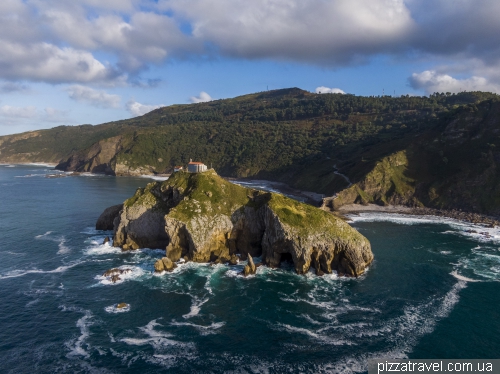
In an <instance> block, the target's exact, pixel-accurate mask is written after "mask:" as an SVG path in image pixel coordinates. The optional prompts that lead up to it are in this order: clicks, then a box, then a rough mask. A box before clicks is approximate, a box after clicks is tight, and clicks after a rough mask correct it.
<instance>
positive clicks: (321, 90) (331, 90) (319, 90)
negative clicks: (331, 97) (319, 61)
mask: <svg viewBox="0 0 500 374" xmlns="http://www.w3.org/2000/svg"><path fill="white" fill-rule="evenodd" d="M315 92H316V93H317V94H325V93H335V94H345V92H344V91H342V90H341V89H340V88H328V87H325V86H320V87H316V90H315Z"/></svg>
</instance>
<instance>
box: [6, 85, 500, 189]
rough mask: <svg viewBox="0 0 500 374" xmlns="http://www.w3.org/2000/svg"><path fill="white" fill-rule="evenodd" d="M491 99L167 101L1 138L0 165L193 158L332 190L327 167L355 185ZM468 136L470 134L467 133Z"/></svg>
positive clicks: (134, 169) (134, 167) (106, 166)
mask: <svg viewBox="0 0 500 374" xmlns="http://www.w3.org/2000/svg"><path fill="white" fill-rule="evenodd" d="M498 102H499V97H498V96H497V95H494V94H490V93H483V92H464V93H460V94H449V93H448V94H434V95H431V96H430V97H419V96H403V97H398V98H393V97H390V96H382V97H362V96H355V95H348V94H347V95H343V94H313V93H309V92H307V91H303V90H300V89H298V88H291V89H283V90H275V91H267V92H261V93H256V94H250V95H245V96H240V97H236V98H233V99H224V100H216V101H211V102H208V103H199V104H189V105H172V106H169V107H163V108H160V109H157V110H154V111H152V112H150V113H148V114H146V115H144V116H141V117H137V118H132V119H129V120H123V121H117V122H111V123H107V124H103V125H97V126H89V125H87V126H75V127H65V126H61V127H56V128H53V129H50V130H40V131H35V132H29V133H23V134H19V135H11V136H4V137H0V162H61V164H60V165H59V168H62V169H65V170H78V171H93V172H107V173H110V174H117V175H127V174H136V173H164V172H166V173H168V172H170V171H171V170H172V167H173V166H174V165H179V164H180V165H182V164H186V163H187V162H188V161H189V159H190V158H192V159H193V160H199V161H203V162H205V163H206V164H207V165H209V166H210V165H212V166H213V167H214V168H215V169H216V170H217V171H218V173H219V174H221V175H225V176H234V177H256V178H266V179H273V180H279V181H284V182H287V183H289V184H291V185H293V186H296V187H299V188H302V189H306V190H312V191H316V192H320V193H325V194H333V192H337V191H340V190H341V189H343V188H345V187H346V186H347V183H346V181H345V179H344V178H343V177H341V176H339V175H338V174H335V173H334V171H335V170H336V169H334V166H335V167H336V168H337V169H339V170H340V171H341V172H342V173H343V174H346V175H347V176H348V177H350V178H351V180H352V181H353V182H358V181H361V180H362V179H363V178H364V177H365V176H366V175H367V174H368V173H369V172H370V171H372V170H373V168H374V167H375V165H376V164H377V162H379V161H381V160H383V159H384V157H387V156H389V155H391V154H393V153H396V152H398V151H402V150H406V149H408V147H409V146H411V145H415V144H416V143H419V142H424V140H423V139H427V138H428V137H433V136H438V135H439V134H441V133H442V132H443V131H445V129H446V126H447V125H448V124H449V123H452V122H453V121H459V122H460V119H461V118H462V119H463V118H467V117H470V116H471V114H475V115H477V116H483V117H485V116H488V115H490V111H491V108H493V107H494V106H495V105H497V104H498ZM481 118H482V117H481ZM463 126H467V124H464V125H463ZM457 131H459V130H457ZM474 131H476V130H474ZM459 133H460V131H459ZM431 134H433V135H431ZM460 134H462V135H461V136H465V135H463V133H460ZM476 135H477V134H476ZM466 136H468V137H469V136H470V137H471V139H472V137H473V136H474V135H473V134H472V133H470V132H469V131H468V130H467V131H466ZM497 138H498V136H496V135H495V136H494V137H493V138H491V139H488V144H491V145H492V146H490V145H486V144H482V143H481V144H482V145H479V144H476V145H474V147H479V148H481V147H483V145H484V147H487V149H483V152H482V153H486V154H488V155H489V153H488V152H490V151H492V150H494V149H495V148H493V147H496V145H495V142H496V141H497ZM478 139H479V138H478ZM483 140H484V139H483ZM483 140H481V139H479V140H478V141H479V142H483V143H484V142H485V141H486V140H484V141H483ZM425 141H427V140H425ZM433 141H434V140H433ZM419 144H420V143H419ZM433 144H434V143H433ZM440 144H441V143H440V141H438V143H437V144H434V145H436V147H438V148H439V147H440ZM468 144H469V143H464V146H469V145H468ZM443 146H444V145H443ZM498 147H500V142H499V144H498ZM499 149H500V148H499ZM442 151H443V152H444V150H442ZM492 152H493V151H492ZM493 153H494V152H493ZM438 155H439V157H440V159H443V158H445V157H446V158H447V159H449V160H451V159H452V158H449V157H447V156H442V155H440V154H439V151H438ZM483 157H484V156H483Z"/></svg>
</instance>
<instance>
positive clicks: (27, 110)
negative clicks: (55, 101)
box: [0, 105, 37, 118]
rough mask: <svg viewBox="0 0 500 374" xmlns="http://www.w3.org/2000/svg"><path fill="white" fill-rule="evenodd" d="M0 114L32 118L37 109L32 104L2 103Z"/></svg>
mask: <svg viewBox="0 0 500 374" xmlns="http://www.w3.org/2000/svg"><path fill="white" fill-rule="evenodd" d="M0 115H1V116H4V117H13V118H33V117H35V116H36V115H37V110H36V107H34V106H26V107H17V106H10V105H4V106H2V107H0Z"/></svg>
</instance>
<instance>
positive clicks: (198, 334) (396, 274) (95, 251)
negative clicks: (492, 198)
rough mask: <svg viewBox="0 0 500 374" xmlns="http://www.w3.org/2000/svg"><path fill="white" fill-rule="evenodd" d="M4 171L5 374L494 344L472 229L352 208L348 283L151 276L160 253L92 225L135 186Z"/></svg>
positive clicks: (343, 363) (182, 267)
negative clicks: (353, 273) (355, 235)
mask: <svg viewBox="0 0 500 374" xmlns="http://www.w3.org/2000/svg"><path fill="white" fill-rule="evenodd" d="M12 166H13V167H6V166H0V185H1V188H2V193H3V195H4V202H3V203H2V205H1V208H0V217H1V221H0V227H1V230H2V233H3V238H2V245H1V246H0V251H1V254H2V257H3V261H2V264H1V265H0V283H1V285H2V287H1V291H0V301H1V302H2V305H3V308H4V310H5V313H3V314H2V317H0V327H1V329H0V341H1V342H2V343H1V344H2V350H1V352H0V356H1V359H2V362H4V369H5V371H6V372H11V371H12V372H13V371H16V372H28V371H32V370H33V368H36V370H38V371H40V372H44V371H54V370H55V369H56V368H64V370H66V371H72V370H73V371H80V372H89V373H90V372H94V371H96V370H103V369H106V370H107V371H109V372H122V371H129V372H143V371H160V372H175V373H184V372H185V373H188V372H192V371H193V370H194V371H207V370H211V371H214V372H228V371H229V372H231V371H236V372H237V371H239V372H249V373H251V372H262V371H269V372H276V373H280V372H286V371H301V372H306V373H315V372H329V371H338V372H343V373H352V372H364V371H365V370H366V362H367V360H368V359H369V358H372V357H392V358H396V357H409V358H421V357H425V358H446V357H447V358H472V357H475V358H488V357H494V356H495V355H496V352H498V350H499V349H500V347H499V346H498V340H497V339H496V331H498V329H499V328H500V326H499V325H498V321H499V318H498V312H497V309H496V305H498V302H499V301H500V300H499V299H498V295H499V294H500V293H499V292H498V287H499V286H498V284H499V283H498V280H499V278H500V277H499V273H500V271H499V266H500V255H499V252H498V245H499V244H500V232H498V229H497V228H485V230H488V231H489V232H490V234H491V237H484V236H476V235H474V234H473V233H471V232H469V231H471V230H477V229H478V228H477V227H479V225H478V224H470V223H464V222H461V221H456V220H447V219H443V218H439V217H436V218H434V220H433V221H431V220H429V219H427V218H426V217H422V216H420V217H419V216H404V217H401V215H397V214H392V215H391V214H386V213H383V212H360V213H359V214H358V215H349V217H350V218H351V219H352V221H351V223H350V224H351V225H352V226H353V227H354V228H356V229H357V230H359V232H360V233H362V234H363V235H364V236H366V237H367V238H368V239H369V240H370V242H371V244H372V250H373V253H374V256H375V260H374V262H373V264H372V265H371V266H370V268H369V269H368V271H367V272H366V273H365V274H364V275H362V276H360V277H359V278H339V277H337V276H336V275H335V274H331V275H326V276H323V277H317V276H316V275H314V274H312V273H307V274H305V275H297V274H295V272H294V270H293V266H292V265H291V264H287V263H283V266H282V267H281V268H279V269H275V270H272V269H267V268H265V267H259V268H257V274H256V275H253V276H249V277H246V278H245V277H243V276H239V275H238V273H239V272H240V271H241V270H242V268H243V266H244V262H242V263H241V264H240V265H238V267H239V268H237V269H231V268H230V267H228V266H225V265H215V266H209V265H206V264H195V263H189V264H179V265H178V267H177V268H176V269H175V270H174V271H173V272H172V273H169V274H167V275H162V276H157V275H155V274H154V266H153V265H154V262H155V261H156V260H157V259H159V258H161V257H162V256H164V254H165V251H164V250H150V249H140V250H137V251H134V252H122V251H121V250H120V249H119V248H114V247H112V246H111V245H110V244H109V243H108V244H102V243H103V240H104V238H105V237H106V236H109V235H110V232H109V231H96V230H95V228H94V225H95V221H96V219H97V217H98V216H99V214H100V213H101V212H102V210H103V209H104V208H105V207H107V206H110V205H114V204H119V203H121V202H123V201H124V200H125V199H126V198H128V197H129V196H131V195H133V193H134V191H135V190H136V188H138V187H143V186H144V185H145V184H146V183H147V182H148V181H147V180H145V179H144V178H133V177H122V178H115V177H110V176H104V175H80V176H74V177H71V178H45V176H46V175H47V174H54V173H56V172H55V171H54V170H53V169H51V168H47V167H43V166H36V167H35V166H29V165H12ZM33 191H36V193H34V192H33ZM63 192H64V193H63ZM35 212H36V213H35ZM259 261H260V260H259V259H256V262H259ZM111 268H119V269H130V272H128V273H127V274H125V275H124V276H123V279H122V280H121V281H119V282H117V283H112V282H110V281H109V279H107V278H106V277H104V276H103V274H104V273H105V271H106V270H108V269H111ZM121 303H125V304H127V306H126V307H124V308H118V305H119V304H121ZM49 336H50V338H48V337H49ZM262 339H265V340H266V341H273V342H275V344H273V345H266V346H263V345H262V344H260V343H259V342H261V341H262Z"/></svg>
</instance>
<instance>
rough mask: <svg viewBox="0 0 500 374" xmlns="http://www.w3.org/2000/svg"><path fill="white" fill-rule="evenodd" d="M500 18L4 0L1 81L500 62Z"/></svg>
mask: <svg viewBox="0 0 500 374" xmlns="http://www.w3.org/2000/svg"><path fill="white" fill-rule="evenodd" d="M498 14H500V2H499V1H498V0H482V1H481V6H478V4H477V0H460V1H459V2H452V1H450V0H350V1H347V0H308V1H303V0H252V1H248V0H184V1H179V0H158V1H156V0H107V1H102V0H78V1H67V0H44V1H41V0H30V1H24V0H2V1H0V67H1V68H0V78H3V79H6V80H26V81H41V82H47V83H71V84H74V83H79V84H88V83H93V84H96V83H97V84H115V85H116V84H123V83H124V82H125V81H126V80H127V79H130V80H131V81H132V80H134V79H136V80H137V79H139V78H140V77H139V78H138V77H137V74H138V73H139V72H141V71H143V70H144V69H147V68H148V67H149V66H150V65H151V64H163V63H164V62H165V61H166V60H168V59H184V58H191V57H193V56H196V57H198V58H200V59H205V58H207V57H208V58H210V57H218V56H229V57H236V58H242V59H252V60H253V59H272V60H279V61H283V60H285V61H294V62H301V63H307V64H315V65H322V66H326V67H328V68H331V67H338V66H343V65H351V64H359V63H364V62H366V61H368V60H369V59H370V58H372V57H374V56H379V55H391V56H395V57H399V58H400V57H403V58H407V56H408V55H411V56H412V58H415V57H416V58H418V57H422V56H423V57H425V58H436V57H445V58H451V59H453V60H454V61H465V60H467V59H469V60H470V59H473V58H474V59H477V60H478V61H480V62H482V63H484V64H486V65H488V64H489V65H498V63H499V62H500V43H498V41H497V39H498V38H497V37H496V35H499V34H500V22H498ZM478 25H480V27H478ZM102 53H104V55H106V56H109V57H106V58H109V59H110V60H111V61H114V62H113V63H112V64H109V63H107V62H105V61H104V59H103V58H101V57H100V56H102V55H103V54H102ZM127 74H128V75H129V76H127ZM466 74H468V75H469V76H470V75H474V76H477V77H483V76H484V77H485V78H486V79H487V80H489V79H490V78H489V76H486V75H482V74H471V72H470V71H469V72H466Z"/></svg>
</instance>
